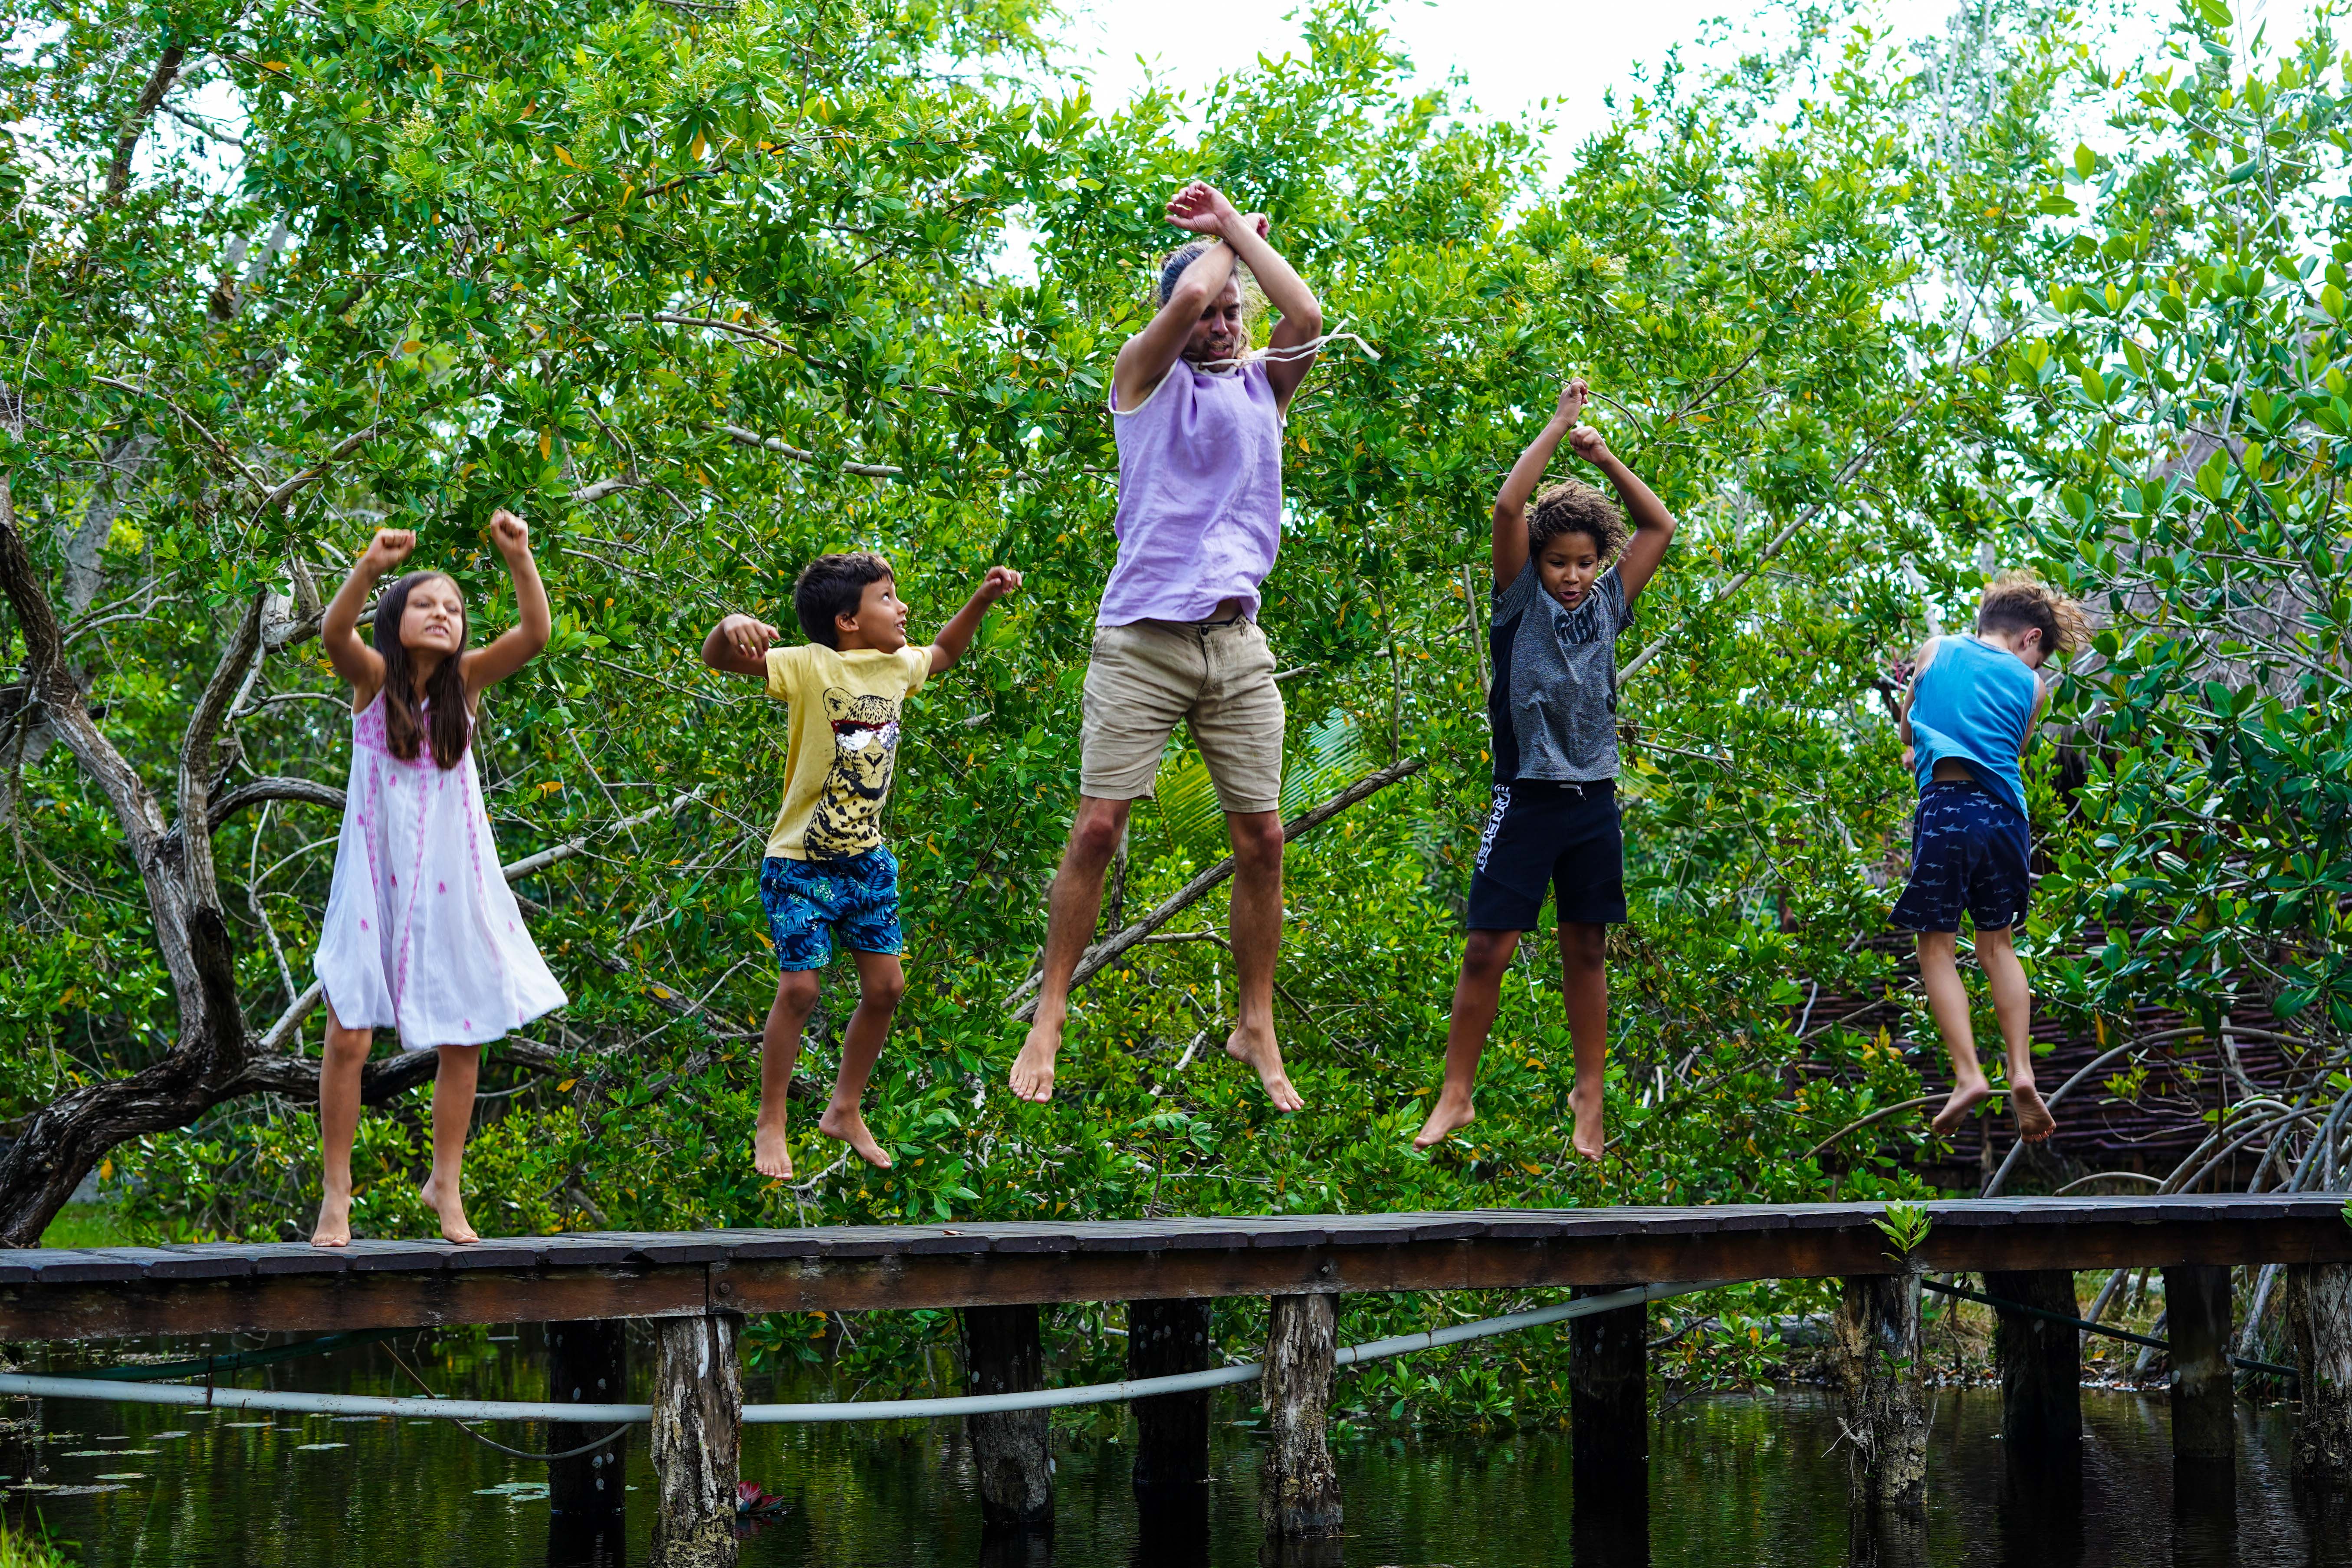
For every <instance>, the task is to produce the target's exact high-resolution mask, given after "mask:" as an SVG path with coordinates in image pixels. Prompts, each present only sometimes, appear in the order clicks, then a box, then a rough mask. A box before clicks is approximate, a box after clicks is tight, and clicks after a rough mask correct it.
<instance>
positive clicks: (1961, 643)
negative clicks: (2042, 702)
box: [1911, 637, 2042, 817]
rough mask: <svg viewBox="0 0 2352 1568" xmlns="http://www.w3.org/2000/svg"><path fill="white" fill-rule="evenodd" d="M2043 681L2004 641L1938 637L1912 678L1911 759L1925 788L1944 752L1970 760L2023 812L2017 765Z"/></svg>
mask: <svg viewBox="0 0 2352 1568" xmlns="http://www.w3.org/2000/svg"><path fill="white" fill-rule="evenodd" d="M2041 691H2042V688H2041V682H2039V681H2038V680H2036V679H2034V676H2033V671H2032V670H2031V669H2029V668H2026V664H2025V661H2024V660H2023V659H2021V658H2018V657H2017V656H2016V655H2015V654H2013V653H2011V652H2010V651H2008V650H2007V649H2006V648H1998V647H1993V646H1992V645H1991V644H1990V643H1986V642H1979V641H1978V640H1977V639H1976V638H1975V637H1938V638H1937V639H1936V647H1935V656H1934V657H1933V658H1930V659H1929V660H1928V661H1927V668H1926V669H1924V670H1922V671H1920V673H1919V676H1918V678H1917V679H1916V680H1914V681H1913V682H1912V684H1911V745H1912V760H1913V763H1914V764H1915V765H1916V771H1917V773H1918V775H1919V788H1920V789H1921V790H1922V791H1923V792H1924V791H1925V790H1926V789H1927V784H1928V782H1929V781H1930V780H1932V779H1933V778H1934V777H1935V775H1936V764H1937V763H1939V762H1941V761H1943V760H1944V759H1945V758H1946V757H1953V758H1957V759H1958V760H1959V761H1961V762H1963V763H1967V764H1968V766H1969V772H1970V773H1974V774H1975V775H1976V777H1977V782H1978V783H1979V784H1982V785H1984V787H1985V788H1986V789H1987V790H1989V791H1990V792H1991V793H1992V795H1993V797H1994V798H1995V799H1997V800H2000V801H2002V802H2004V803H2006V804H2007V805H2008V806H2009V807H2010V809H2011V810H2012V811H2014V812H2016V813H2017V815H2018V816H2021V817H2022V816H2025V815H2026V811H2025V779H2024V777H2023V775H2022V774H2021V773H2019V772H2018V766H2017V761H2018V756H2019V754H2020V753H2021V752H2022V751H2023V750H2024V749H2025V734H2026V731H2027V730H2028V729H2029V728H2030V727H2031V726H2032V722H2033V705H2034V702H2035V700H2037V699H2038V698H2039V697H2040V696H2041Z"/></svg>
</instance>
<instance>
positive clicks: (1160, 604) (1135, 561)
mask: <svg viewBox="0 0 2352 1568" xmlns="http://www.w3.org/2000/svg"><path fill="white" fill-rule="evenodd" d="M1168 221H1169V222H1171V223H1172V224H1174V225H1175V226H1177V227H1179V228H1184V229H1190V230H1191V231H1192V232H1193V233H1194V234H1198V235H1202V236H1205V239H1204V240H1200V241H1195V242H1193V243H1192V244H1190V245H1187V246H1185V247H1183V248H1182V249H1181V250H1178V251H1176V252H1175V253H1174V254H1173V255H1171V256H1170V257H1169V258H1167V259H1166V261H1165V262H1163V263H1162V266H1161V270H1160V311H1159V314H1157V315H1155V316H1154V317H1152V319H1151V321H1150V323H1149V324H1148V325H1147V326H1145V327H1144V329H1143V330H1142V331H1139V332H1138V333H1136V334H1135V335H1134V336H1133V337H1131V338H1129V339H1128V340H1127V342H1126V344H1125V345H1124V346H1123V347H1121V348H1120V350H1119V351H1118V364H1117V367H1116V369H1115V371H1114V373H1113V376H1112V381H1111V405H1110V407H1111V417H1112V428H1113V430H1114V432H1115V434H1116V435H1117V437H1118V522H1117V525H1116V526H1117V529H1118V564H1117V565H1115V566H1114V567H1112V568H1111V574H1110V583H1109V584H1108V586H1107V587H1106V588H1105V589H1104V590H1103V598H1102V608H1101V610H1100V611H1099V612H1098V613H1097V616H1096V621H1095V646H1094V656H1093V658H1091V659H1090V660H1089V661H1088V663H1087V686H1086V703H1085V727H1084V731H1083V733H1082V735H1081V738H1080V753H1081V763H1080V767H1079V784H1078V816H1077V821H1076V823H1075V824H1074V825H1073V826H1072V827H1071V829H1070V844H1069V847H1068V848H1067V849H1066V850H1065V851H1064V852H1063V855H1062V867H1061V869H1060V871H1059V872H1058V873H1056V874H1055V878H1054V888H1053V895H1052V911H1051V915H1050V919H1049V922H1048V925H1047V928H1046V934H1045V968H1044V974H1043V976H1042V980H1041V988H1040V990H1039V993H1038V999H1037V1014H1036V1021H1035V1022H1034V1024H1033V1025H1032V1026H1031V1027H1030V1030H1029V1037H1028V1039H1027V1040H1026V1041H1025V1042H1024V1044H1023V1045H1022V1047H1021V1054H1020V1056H1019V1057H1018V1058H1016V1059H1015V1060H1014V1061H1013V1093H1015V1094H1017V1095H1019V1096H1020V1097H1021V1098H1022V1099H1024V1100H1038V1101H1043V1100H1051V1099H1053V1098H1054V1061H1055V1056H1056V1055H1057V1054H1058V1053H1059V1052H1060V1050H1061V1048H1062V1029H1063V1026H1064V1024H1065V1022H1066V1019H1067V1017H1068V1014H1069V994H1070V976H1071V973H1072V972H1073V971H1074V970H1076V967H1077V963H1078V959H1079V957H1080V955H1081V954H1082V953H1083V952H1085V951H1086V946H1087V941H1088V940H1089V939H1090V938H1091V937H1092V935H1093V933H1094V929H1095V922H1096V921H1097V919H1098V918H1099V917H1100V915H1101V912H1102V895H1103V871H1104V869H1105V868H1107V867H1108V865H1109V864H1110V859H1111V857H1112V855H1113V854H1115V853H1116V852H1117V850H1118V843H1119V837H1120V836H1121V835H1122V834H1123V833H1124V832H1125V831H1126V829H1127V814H1128V808H1129V805H1130V804H1131V803H1133V802H1134V801H1136V800H1139V799H1141V798H1144V797H1146V796H1149V795H1150V794H1151V784H1152V779H1153V777H1154V776H1155V774H1156V773H1158V771H1159V767H1160V754H1161V752H1163V751H1164V750H1165V749H1166V746H1167V743H1168V737H1169V735H1170V733H1171V731H1173V730H1174V729H1175V727H1176V724H1177V722H1178V721H1180V720H1181V721H1183V722H1185V723H1186V724H1187V725H1189V726H1190V727H1191V730H1192V741H1193V743H1194V744H1195V745H1197V746H1198V747H1200V749H1201V756H1202V761H1204V762H1205V763H1207V764H1208V768H1209V776H1210V779H1211V780H1212V781H1213V783H1214V784H1215V785H1216V788H1217V798H1218V801H1219V804H1221V805H1223V807H1224V808H1225V830H1226V833H1227V835H1228V837H1230V838H1231V839H1232V840H1233V846H1234V897H1233V914H1232V935H1231V940H1232V942H1233V952H1234V968H1235V969H1236V970H1237V971H1238V972H1239V978H1240V983H1241V984H1240V1004H1239V1013H1238V1016H1237V1021H1236V1022H1235V1025H1234V1032H1233V1034H1232V1036H1231V1037H1228V1038H1227V1040H1226V1041H1225V1051H1226V1054H1227V1055H1229V1056H1231V1057H1233V1058H1234V1059H1235V1060H1237V1061H1243V1062H1246V1063H1248V1064H1249V1065H1250V1066H1251V1067H1253V1068H1255V1069H1256V1070H1257V1075H1258V1077H1259V1079H1261V1080H1262V1081H1263V1082H1264V1083H1265V1090H1266V1093H1267V1094H1268V1095H1269V1096H1270V1097H1271V1098H1272V1099H1273V1100H1274V1103H1275V1106H1276V1109H1277V1110H1297V1109H1299V1107H1300V1106H1301V1105H1302V1104H1303V1103H1304V1102H1303V1101H1302V1100H1300V1099H1299V1098H1298V1091H1297V1089H1293V1088H1292V1087H1291V1084H1290V1078H1289V1075H1288V1074H1287V1073H1286V1072H1285V1071H1284V1070H1283V1065H1282V1047H1280V1046H1279V1045H1278V1044H1276V1040H1275V1036H1274V963H1275V957H1276V953H1277V952H1278V951H1279V950H1280V948H1281V945H1282V813H1281V810H1280V804H1281V802H1280V796H1281V793H1282V723H1283V713H1282V693H1281V692H1280V690H1279V689H1276V686H1275V682H1274V655H1273V653H1272V651H1271V650H1270V649H1268V647H1266V641H1265V634H1264V633H1263V632H1261V631H1259V630H1258V627H1257V609H1258V593H1257V590H1258V584H1260V583H1262V582H1263V581H1265V574H1267V573H1268V572H1270V571H1272V570H1273V569H1274V557H1275V552H1276V550H1277V549H1278V548H1279V547H1280V544H1281V540H1282V426H1283V419H1284V417H1285V416H1286V415H1287V413H1288V412H1289V408H1290V399H1291V396H1292V395H1293V394H1295V393H1296V392H1297V390H1298V384H1299V383H1300V382H1302V381H1304V380H1306V378H1307V370H1308V369H1309V368H1310V367H1311V366H1312V365H1313V364H1314V363H1315V349H1316V346H1317V344H1318V342H1319V341H1320V334H1321V332H1322V330H1323V308H1322V306H1321V305H1320V304H1318V302H1317V301H1316V299H1315V294H1314V291H1313V290H1312V289H1308V288H1307V285H1306V283H1305V282H1304V281H1302V280H1301V279H1300V278H1299V276H1298V274H1297V272H1295V271H1293V270H1292V269H1291V266H1290V264H1289V263H1288V262H1286V261H1285V260H1284V259H1283V258H1281V257H1280V256H1279V255H1277V254H1276V252H1275V250H1274V247H1272V246H1270V245H1268V244H1267V243H1266V234H1267V230H1268V225H1267V223H1266V220H1265V217H1264V216H1262V215H1260V214H1255V213H1250V214H1244V213H1240V212H1236V211H1235V210H1234V205H1233V203H1231V202H1229V201H1227V200H1226V199H1225V197H1224V195H1223V193H1222V192H1219V191H1217V190H1216V189H1214V188H1213V187H1212V186H1209V185H1205V184H1198V183H1195V184H1190V185H1187V186H1185V187H1184V189H1182V190H1181V191H1179V192H1178V193H1176V195H1175V196H1174V197H1173V198H1172V199H1171V201H1170V202H1169V204H1168ZM1237 263H1238V264H1239V265H1241V266H1245V267H1247V268H1249V270H1250V273H1251V275H1252V276H1253V277H1255V279H1257V284H1258V287H1259V288H1260V289H1262V290H1264V292H1265V298H1266V300H1267V301H1268V302H1269V303H1271V304H1272V305H1273V306H1274V308H1275V309H1276V310H1278V311H1280V312H1281V320H1280V321H1277V322H1276V325H1275V328H1274V333H1273V339H1272V342H1270V344H1269V345H1268V348H1267V350H1266V352H1265V353H1264V354H1262V355H1261V354H1253V353H1250V352H1249V336H1248V333H1247V332H1246V331H1245V330H1244V321H1243V316H1244V297H1243V293H1242V285H1241V279H1240V277H1239V276H1238V275H1237V273H1236V270H1235V268H1236V264H1237Z"/></svg>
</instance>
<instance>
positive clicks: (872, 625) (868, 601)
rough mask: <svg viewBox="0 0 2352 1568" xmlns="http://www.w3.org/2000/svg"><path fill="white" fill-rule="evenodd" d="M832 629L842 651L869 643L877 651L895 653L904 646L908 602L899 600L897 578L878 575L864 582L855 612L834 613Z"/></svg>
mask: <svg viewBox="0 0 2352 1568" xmlns="http://www.w3.org/2000/svg"><path fill="white" fill-rule="evenodd" d="M833 629H834V632H835V635H836V636H837V637H839V638H840V639H841V647H842V648H843V650H844V651H847V650H848V649H850V648H859V647H870V648H872V649H873V650H874V651H875V652H877V653H897V652H898V650H899V649H900V648H902V647H906V646H907V606H906V605H902V604H900V603H899V602H898V580H897V579H896V578H892V577H877V578H876V579H875V580H874V581H873V582H871V583H868V584H866V592H865V593H864V594H863V595H860V597H859V598H858V601H857V613H856V615H854V616H835V617H834V622H833Z"/></svg>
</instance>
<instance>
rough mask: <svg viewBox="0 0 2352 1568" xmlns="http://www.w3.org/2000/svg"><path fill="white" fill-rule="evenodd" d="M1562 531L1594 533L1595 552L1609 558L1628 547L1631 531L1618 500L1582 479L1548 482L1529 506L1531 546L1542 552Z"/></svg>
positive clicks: (1532, 549)
mask: <svg viewBox="0 0 2352 1568" xmlns="http://www.w3.org/2000/svg"><path fill="white" fill-rule="evenodd" d="M1563 533H1587V534H1591V536H1592V551H1593V553H1594V554H1596V555H1598V556H1600V557H1601V560H1603V561H1607V560H1609V559H1610V558H1611V557H1612V556H1613V555H1615V554H1616V553H1617V552H1619V551H1621V550H1622V549H1624V548H1625V541H1626V540H1627V539H1629V538H1631V537H1632V534H1631V533H1630V532H1629V531H1627V530H1626V527H1625V514H1624V513H1623V512H1622V511H1620V510H1617V503H1616V502H1615V501H1613V500H1610V499H1609V498H1608V497H1607V496H1605V495H1602V494H1601V492H1600V491H1599V490H1597V489H1593V488H1592V487H1591V485H1588V484H1586V483H1584V482H1583V481H1582V480H1580V479H1562V480H1560V481H1559V483H1558V484H1556V485H1548V486H1546V487H1545V488H1544V489H1543V490H1542V491H1541V492H1540V493H1538V495H1537V497H1536V503H1535V505H1534V506H1532V507H1529V508H1528V551H1529V552H1530V553H1533V554H1538V555H1540V554H1541V553H1543V547H1544V546H1545V545H1547V544H1549V543H1550V542H1552V541H1553V540H1555V539H1558V538H1559V536H1560V535H1561V534H1563Z"/></svg>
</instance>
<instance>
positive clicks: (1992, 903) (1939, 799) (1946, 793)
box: [1887, 779, 2032, 931]
mask: <svg viewBox="0 0 2352 1568" xmlns="http://www.w3.org/2000/svg"><path fill="white" fill-rule="evenodd" d="M2031 853H2032V843H2031V840H2030V839H2029V837H2028V835H2027V833H2026V827H2025V818H2023V817H2021V816H2018V815H2017V813H2016V812H2015V811H2013V810H2011V808H2010V806H2009V805H2008V803H2007V802H2005V801H2003V800H2001V799H2000V797H1999V796H1997V795H1994V794H1993V793H1992V792H1991V791H1990V790H1989V789H1987V788H1985V787H1984V785H1982V784H1977V783H1975V782H1974V781H1963V780H1958V779H1947V780H1945V781H1943V782H1942V783H1939V784H1929V785H1928V786H1927V788H1926V789H1925V790H1924V791H1922V792H1921V793H1920V795H1919V815H1918V816H1916V818H1914V819H1913V822H1912V826H1911V885H1910V886H1909V887H1907V888H1906V889H1903V896H1902V897H1901V898H1900V899H1898V900H1895V912H1894V913H1893V914H1892V915H1889V916H1888V917H1887V923H1888V924H1889V925H1892V926H1894V927H1895V929H1896V930H1898V931H1958V930H1959V929H1960V911H1961V910H1963V909H1965V910H1968V912H1969V919H1970V920H1971V921H1975V922H1976V928H1977V930H1979V931H2006V930H2008V929H2009V928H2010V927H2011V926H2013V925H2015V924H2017V923H2018V921H2021V920H2023V919H2024V918H2025V904H2026V900H2027V897H2028V895H2029V894H2030V893H2031V891H2032V879H2031V878H2029V877H2028V876H2027V875H2026V861H2027V858H2028V856H2029V855H2030V854H2031Z"/></svg>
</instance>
